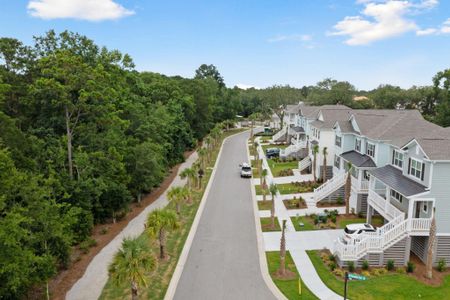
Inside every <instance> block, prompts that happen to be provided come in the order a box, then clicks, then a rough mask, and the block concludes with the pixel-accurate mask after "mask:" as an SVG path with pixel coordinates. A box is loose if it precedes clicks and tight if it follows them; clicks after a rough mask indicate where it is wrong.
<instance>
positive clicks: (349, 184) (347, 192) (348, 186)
mask: <svg viewBox="0 0 450 300" xmlns="http://www.w3.org/2000/svg"><path fill="white" fill-rule="evenodd" d="M347 168H348V170H347V180H346V181H345V214H346V215H347V216H348V215H349V214H350V193H351V192H352V175H351V172H352V169H353V166H352V163H351V162H348V163H347Z"/></svg>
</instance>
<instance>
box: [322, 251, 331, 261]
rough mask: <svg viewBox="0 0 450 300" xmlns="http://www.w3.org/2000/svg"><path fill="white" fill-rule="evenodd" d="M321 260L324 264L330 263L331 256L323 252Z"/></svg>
mask: <svg viewBox="0 0 450 300" xmlns="http://www.w3.org/2000/svg"><path fill="white" fill-rule="evenodd" d="M320 258H321V259H322V261H323V262H324V263H328V262H329V261H330V256H329V255H328V254H326V253H323V252H322V253H321V254H320Z"/></svg>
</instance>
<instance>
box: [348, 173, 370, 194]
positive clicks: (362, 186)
mask: <svg viewBox="0 0 450 300" xmlns="http://www.w3.org/2000/svg"><path fill="white" fill-rule="evenodd" d="M352 189H353V191H355V192H356V193H368V192H369V180H365V179H361V180H359V179H356V178H355V177H353V176H352Z"/></svg>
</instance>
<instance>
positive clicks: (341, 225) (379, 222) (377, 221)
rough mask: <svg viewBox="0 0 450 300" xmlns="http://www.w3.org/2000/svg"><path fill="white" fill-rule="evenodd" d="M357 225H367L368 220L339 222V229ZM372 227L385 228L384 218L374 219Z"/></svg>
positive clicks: (359, 219)
mask: <svg viewBox="0 0 450 300" xmlns="http://www.w3.org/2000/svg"><path fill="white" fill-rule="evenodd" d="M341 217H342V216H341ZM356 223H366V218H353V219H341V220H339V222H338V224H339V228H345V226H347V225H348V224H356ZM372 225H373V226H375V227H381V226H383V218H382V217H372Z"/></svg>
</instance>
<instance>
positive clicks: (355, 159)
mask: <svg viewBox="0 0 450 300" xmlns="http://www.w3.org/2000/svg"><path fill="white" fill-rule="evenodd" d="M341 157H342V158H343V159H345V160H346V161H349V162H351V163H352V165H354V166H355V167H365V168H375V167H376V166H377V165H376V164H375V163H374V162H373V160H372V158H371V157H370V156H368V155H365V154H361V153H358V152H356V151H353V150H352V151H348V152H345V153H342V154H341Z"/></svg>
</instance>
